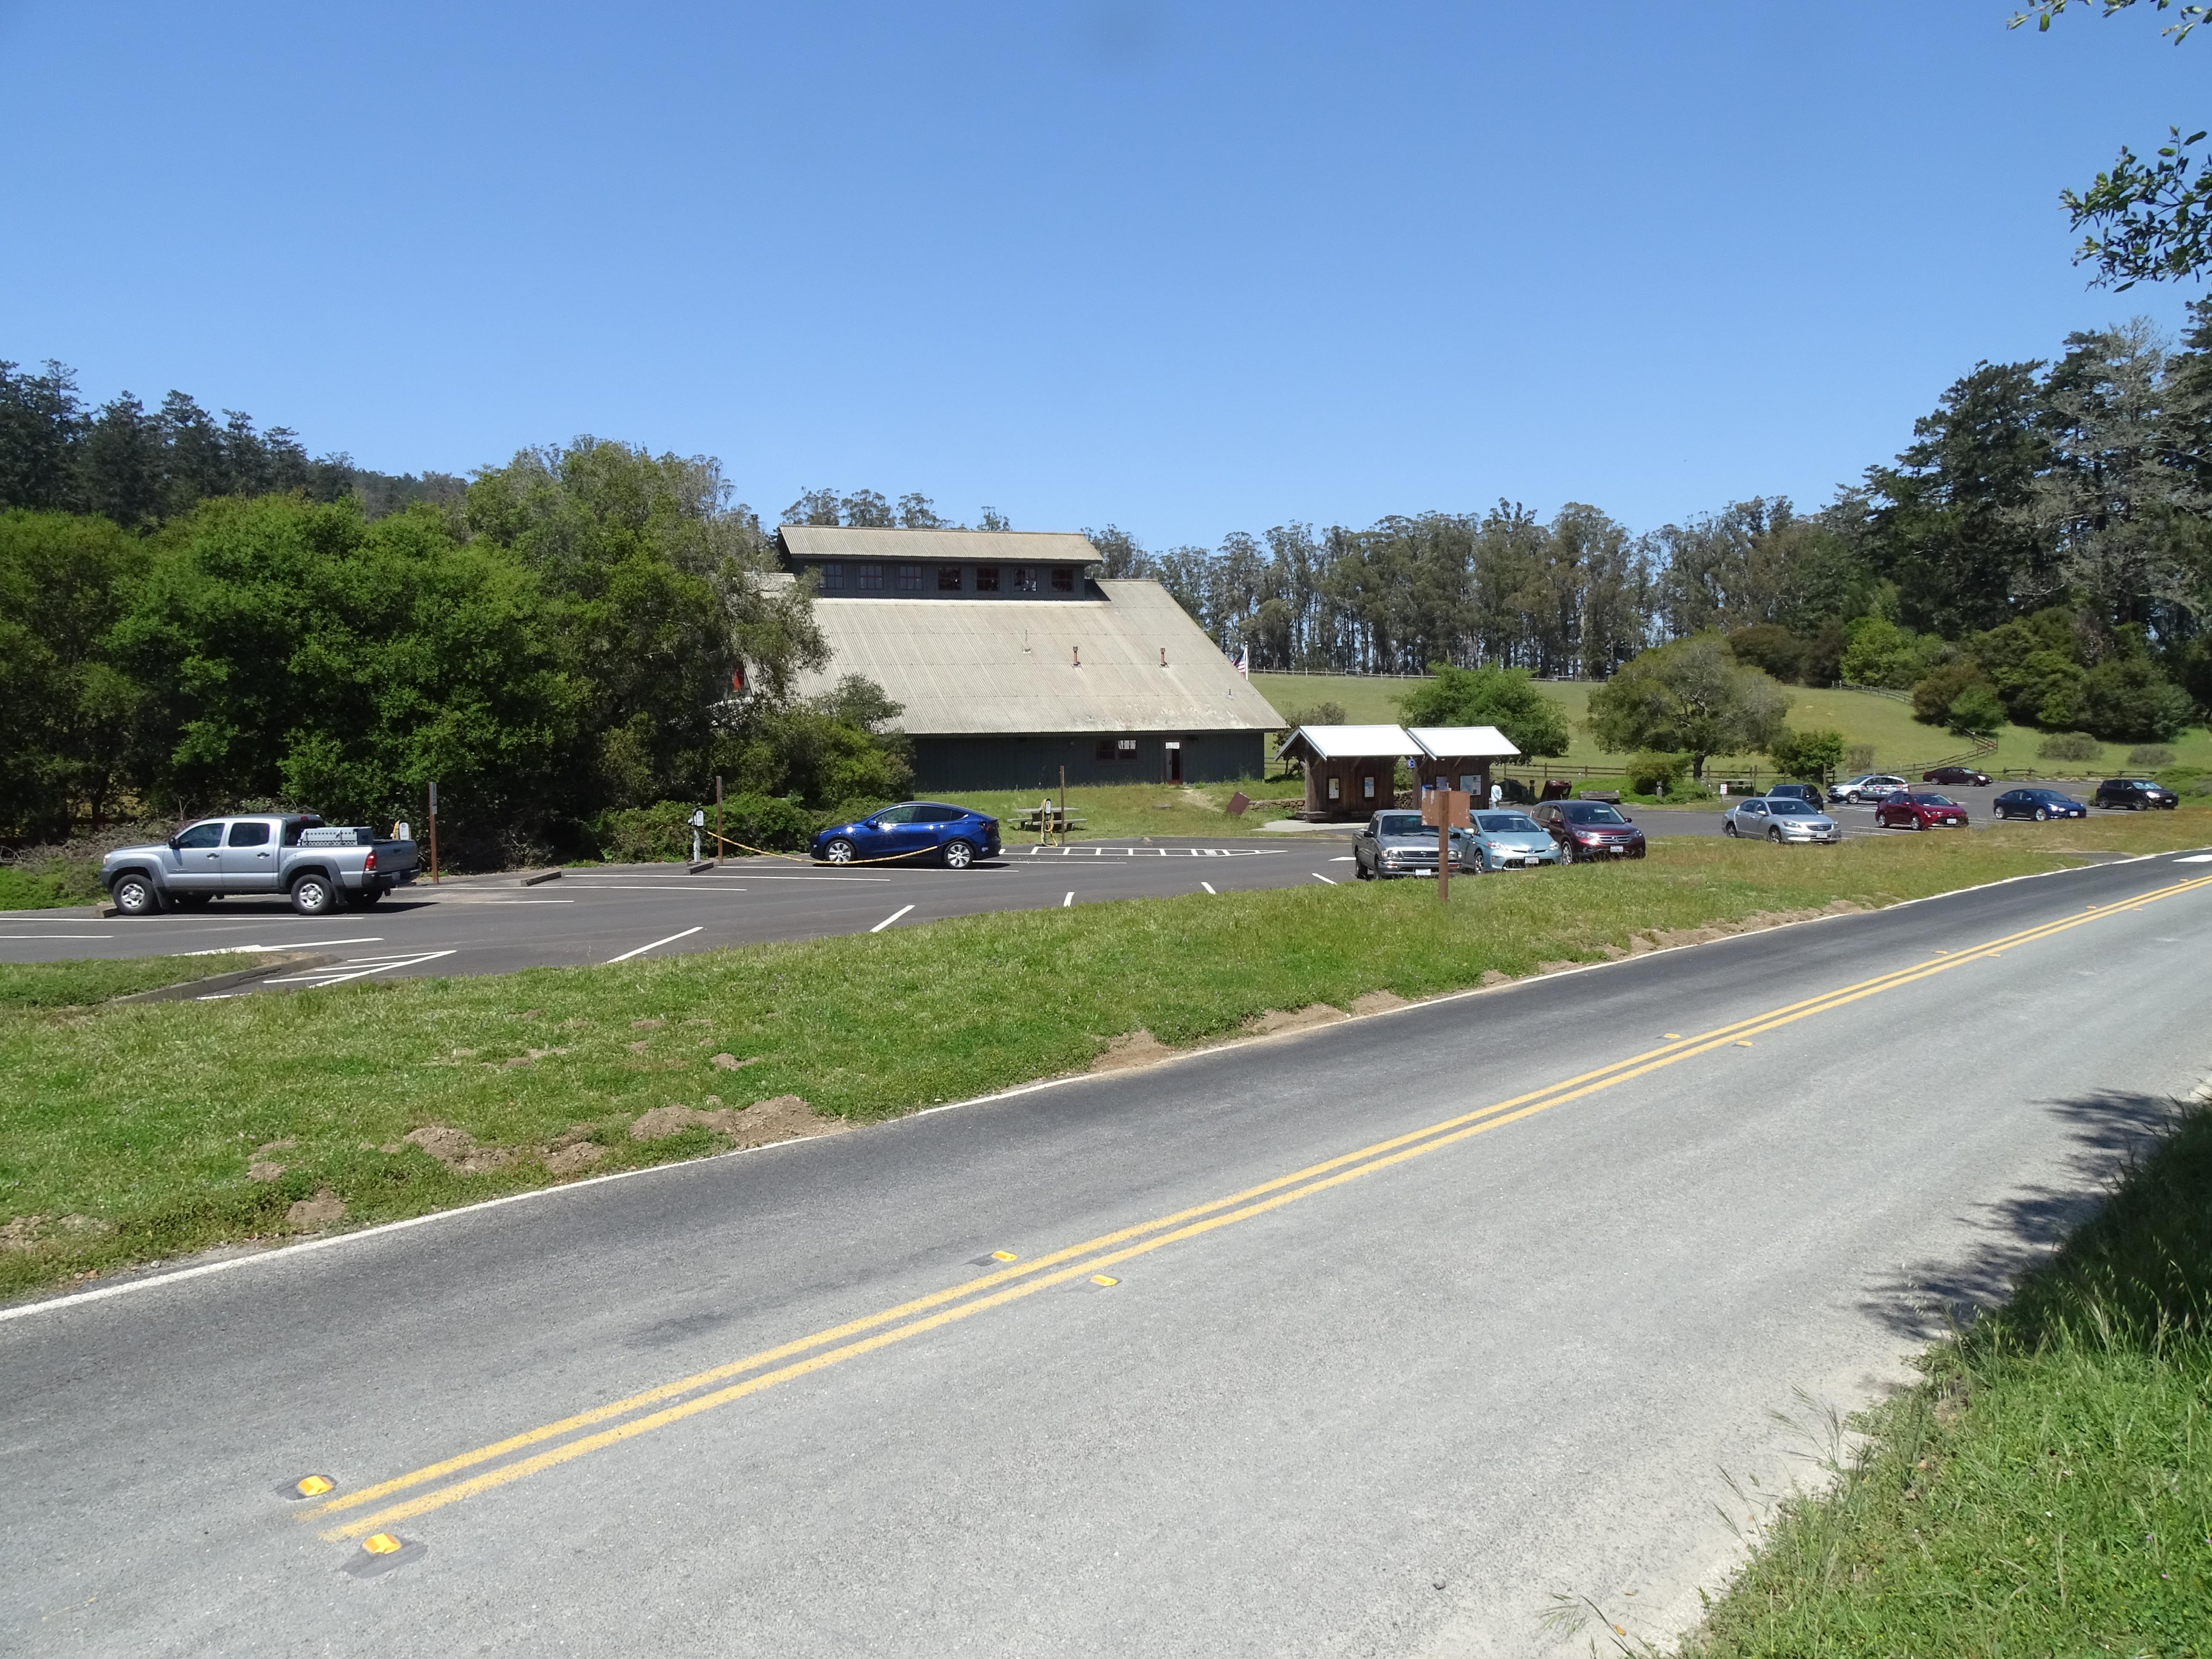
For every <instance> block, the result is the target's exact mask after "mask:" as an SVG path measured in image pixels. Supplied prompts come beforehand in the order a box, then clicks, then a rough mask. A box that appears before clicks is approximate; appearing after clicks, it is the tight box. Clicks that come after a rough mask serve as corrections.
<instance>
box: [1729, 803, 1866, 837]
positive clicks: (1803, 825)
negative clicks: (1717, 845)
mask: <svg viewBox="0 0 2212 1659" xmlns="http://www.w3.org/2000/svg"><path fill="white" fill-rule="evenodd" d="M1721 831H1722V833H1723V834H1724V835H1730V836H1765V838H1766V839H1767V840H1768V841H1809V842H1830V843H1833V842H1840V841H1842V840H1843V838H1844V826H1843V825H1842V824H1840V823H1837V822H1836V821H1835V819H1833V818H1832V817H1828V816H1827V814H1826V813H1825V812H1815V811H1814V810H1813V809H1812V808H1811V807H1809V806H1808V805H1805V803H1804V802H1803V801H1802V800H1798V799H1796V798H1795V797H1793V796H1790V795H1772V796H1768V795H1754V796H1753V798H1752V799H1749V800H1747V801H1739V802H1737V803H1736V805H1735V806H1734V807H1733V808H1732V809H1730V811H1729V813H1728V814H1727V816H1726V817H1723V818H1722V819H1721Z"/></svg>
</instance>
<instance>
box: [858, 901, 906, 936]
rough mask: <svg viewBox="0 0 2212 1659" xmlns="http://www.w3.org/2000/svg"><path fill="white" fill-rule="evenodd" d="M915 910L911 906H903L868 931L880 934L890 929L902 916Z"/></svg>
mask: <svg viewBox="0 0 2212 1659" xmlns="http://www.w3.org/2000/svg"><path fill="white" fill-rule="evenodd" d="M913 908H914V906H912V905H911V904H902V905H901V906H899V908H897V909H896V910H894V911H892V912H891V913H890V915H887V916H885V917H884V919H883V920H882V921H879V922H878V923H877V924H876V925H875V926H874V927H871V928H869V929H868V931H869V932H870V933H882V932H883V931H884V928H886V927H890V925H891V924H892V923H893V922H895V921H897V920H898V919H899V918H900V917H901V916H902V915H905V914H906V913H907V912H908V911H909V910H911V909H913Z"/></svg>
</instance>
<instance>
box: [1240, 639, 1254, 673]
mask: <svg viewBox="0 0 2212 1659" xmlns="http://www.w3.org/2000/svg"><path fill="white" fill-rule="evenodd" d="M1237 672H1238V673H1240V674H1242V675H1243V677H1244V678H1246V679H1248V680H1249V679H1250V678H1252V664H1251V660H1250V658H1249V653H1247V652H1246V650H1245V647H1243V646H1241V645H1240V646H1238V647H1237Z"/></svg>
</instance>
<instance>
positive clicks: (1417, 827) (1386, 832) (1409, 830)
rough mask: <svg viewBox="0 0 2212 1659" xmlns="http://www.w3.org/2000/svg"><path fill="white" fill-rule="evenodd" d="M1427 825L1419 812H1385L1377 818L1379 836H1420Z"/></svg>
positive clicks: (1376, 824)
mask: <svg viewBox="0 0 2212 1659" xmlns="http://www.w3.org/2000/svg"><path fill="white" fill-rule="evenodd" d="M1425 827H1426V826H1425V825H1424V824H1423V823H1421V815H1420V814H1419V812H1384V813H1381V814H1379V815H1378V816H1377V817H1376V820H1375V833H1376V835H1378V836H1418V835H1419V834H1420V833H1421V831H1422V829H1424V828H1425Z"/></svg>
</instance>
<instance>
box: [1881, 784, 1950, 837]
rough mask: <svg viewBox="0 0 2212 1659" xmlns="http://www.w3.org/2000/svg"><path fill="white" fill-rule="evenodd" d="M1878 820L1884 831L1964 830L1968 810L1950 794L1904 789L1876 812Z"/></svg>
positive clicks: (1882, 804)
mask: <svg viewBox="0 0 2212 1659" xmlns="http://www.w3.org/2000/svg"><path fill="white" fill-rule="evenodd" d="M1874 821H1875V825H1876V827H1878V828H1880V829H1965V828H1966V808H1965V807H1963V806H1961V805H1959V803H1958V802H1956V801H1954V800H1953V799H1951V798H1950V797H1949V796H1948V795H1936V794H1931V793H1929V792H1928V791H1926V790H1924V789H1900V790H1899V791H1898V792H1897V793H1895V794H1893V795H1889V796H1886V797H1884V798H1883V800H1882V803H1881V805H1879V806H1877V807H1875V809H1874Z"/></svg>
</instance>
